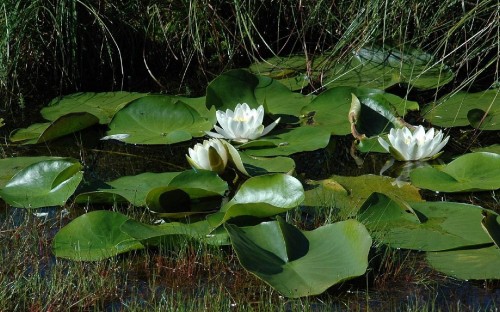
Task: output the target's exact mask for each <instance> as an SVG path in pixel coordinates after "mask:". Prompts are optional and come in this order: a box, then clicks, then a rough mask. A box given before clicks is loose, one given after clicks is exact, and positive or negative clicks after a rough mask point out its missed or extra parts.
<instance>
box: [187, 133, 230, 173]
mask: <svg viewBox="0 0 500 312" xmlns="http://www.w3.org/2000/svg"><path fill="white" fill-rule="evenodd" d="M188 153H189V156H188V155H186V158H187V160H188V162H189V164H190V165H191V167H193V168H194V169H204V170H210V171H215V172H217V173H219V174H221V173H223V172H224V169H226V165H227V162H228V159H229V156H228V152H227V149H226V146H225V145H224V143H223V142H222V141H221V140H219V139H210V140H204V141H203V143H198V144H196V145H195V146H194V147H193V148H189V149H188Z"/></svg>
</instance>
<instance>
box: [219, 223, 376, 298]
mask: <svg viewBox="0 0 500 312" xmlns="http://www.w3.org/2000/svg"><path fill="white" fill-rule="evenodd" d="M225 227H226V229H227V231H228V233H229V236H230V237H231V243H232V245H233V248H234V249H235V251H236V254H237V255H238V259H239V261H240V263H241V265H242V266H243V267H244V268H245V269H246V270H248V271H249V272H251V273H253V274H255V275H256V276H257V277H258V278H260V279H262V280H263V281H265V282H266V283H268V284H269V285H271V286H272V287H273V288H274V289H276V290H277V291H279V292H280V293H281V294H283V295H284V296H287V297H292V298H298V297H303V296H311V295H317V294H320V293H322V292H324V291H325V290H326V289H328V288H329V287H331V286H332V285H335V284H337V283H339V282H341V281H343V280H346V279H350V278H353V277H356V276H360V275H362V274H364V273H365V272H366V268H367V266H368V252H369V250H370V247H371V243H372V240H371V238H370V235H369V234H368V232H367V231H366V229H365V227H364V226H363V225H362V224H360V223H359V222H357V221H355V220H347V221H343V222H338V223H335V224H329V225H326V226H322V227H319V228H317V229H316V230H314V231H310V232H307V231H300V230H299V229H297V228H295V227H294V226H292V225H290V224H288V223H285V222H284V221H282V220H281V219H280V220H279V221H272V222H263V223H261V224H259V225H256V226H247V227H238V226H236V225H232V224H226V225H225Z"/></svg>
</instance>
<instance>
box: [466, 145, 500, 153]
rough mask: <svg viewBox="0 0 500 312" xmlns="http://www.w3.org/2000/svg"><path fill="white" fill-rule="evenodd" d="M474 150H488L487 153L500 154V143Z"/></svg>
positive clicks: (477, 151) (474, 150) (474, 149)
mask: <svg viewBox="0 0 500 312" xmlns="http://www.w3.org/2000/svg"><path fill="white" fill-rule="evenodd" d="M472 151H473V152H476V153H479V152H487V153H496V154H500V144H493V145H490V146H485V147H478V148H473V149H472Z"/></svg>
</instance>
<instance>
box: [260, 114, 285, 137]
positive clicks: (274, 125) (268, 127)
mask: <svg viewBox="0 0 500 312" xmlns="http://www.w3.org/2000/svg"><path fill="white" fill-rule="evenodd" d="M280 119H281V117H280V118H278V119H276V120H275V121H274V122H273V123H271V124H270V125H268V126H267V127H265V128H264V130H263V131H262V133H261V136H264V135H266V134H268V133H269V132H270V131H271V130H273V129H274V127H276V125H277V124H278V122H280Z"/></svg>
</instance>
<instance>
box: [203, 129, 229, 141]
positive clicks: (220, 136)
mask: <svg viewBox="0 0 500 312" xmlns="http://www.w3.org/2000/svg"><path fill="white" fill-rule="evenodd" d="M205 134H206V135H208V136H211V137H212V138H217V139H225V138H226V137H224V136H223V135H221V134H219V133H215V132H211V131H205Z"/></svg>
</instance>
